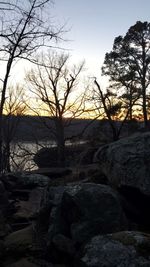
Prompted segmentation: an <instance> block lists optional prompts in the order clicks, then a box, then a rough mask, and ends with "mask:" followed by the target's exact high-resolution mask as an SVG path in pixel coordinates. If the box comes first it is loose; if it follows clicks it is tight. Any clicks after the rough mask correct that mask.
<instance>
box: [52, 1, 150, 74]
mask: <svg viewBox="0 0 150 267" xmlns="http://www.w3.org/2000/svg"><path fill="white" fill-rule="evenodd" d="M52 16H53V19H54V20H55V21H56V22H58V23H59V24H63V23H66V24H67V26H66V28H67V29H69V31H68V33H66V34H65V38H66V39H68V40H71V41H70V42H69V41H68V42H65V43H63V44H62V45H63V47H65V48H67V49H70V54H71V55H72V58H73V60H75V61H79V60H82V59H85V60H86V62H87V66H88V68H89V72H90V73H91V74H92V75H98V74H99V70H100V68H101V65H102V63H103V60H104V56H105V53H106V52H109V51H110V50H111V49H112V45H113V41H114V38H115V37H116V36H118V35H124V34H125V33H126V32H127V30H128V29H129V27H130V26H132V25H134V24H135V23H136V21H138V20H141V21H149V20H150V0H93V1H91V0H76V1H74V0H55V1H54V5H53V7H52Z"/></svg>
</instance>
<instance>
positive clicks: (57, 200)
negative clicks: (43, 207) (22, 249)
mask: <svg viewBox="0 0 150 267" xmlns="http://www.w3.org/2000/svg"><path fill="white" fill-rule="evenodd" d="M50 191H52V189H50ZM54 192H55V193H56V196H55V195H54V196H53V199H50V202H51V203H54V207H53V208H52V210H51V214H50V219H49V221H50V226H49V231H48V243H49V245H50V244H51V241H52V239H53V238H54V236H55V235H56V234H63V235H65V236H68V237H71V239H72V240H73V241H74V243H78V244H82V243H83V242H85V241H87V240H88V239H89V238H91V237H93V236H94V235H96V234H104V233H112V232H116V231H120V230H123V229H125V228H126V227H127V225H126V219H125V216H124V214H123V211H122V208H121V205H120V202H119V198H118V194H117V193H116V191H114V190H113V189H111V188H110V187H109V186H106V185H97V184H92V183H89V184H78V185H73V186H66V187H64V189H63V190H62V188H59V190H53V193H54ZM58 192H61V194H60V195H61V197H58V196H57V194H58ZM51 196H52V192H51ZM55 204H56V205H55Z"/></svg>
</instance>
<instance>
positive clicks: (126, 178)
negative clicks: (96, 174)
mask: <svg viewBox="0 0 150 267" xmlns="http://www.w3.org/2000/svg"><path fill="white" fill-rule="evenodd" d="M94 162H97V163H99V166H100V168H101V170H102V172H103V173H104V174H105V175H106V176H107V178H108V180H109V182H110V184H111V185H113V186H115V187H121V186H123V185H126V186H130V187H135V188H138V189H139V190H140V191H141V192H142V193H144V194H147V195H150V133H149V132H145V133H139V134H136V135H133V136H131V137H128V138H123V139H120V140H119V141H117V142H114V143H111V144H108V145H105V146H103V147H101V148H100V149H99V150H98V151H97V152H96V154H95V156H94Z"/></svg>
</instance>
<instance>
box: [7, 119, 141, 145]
mask: <svg viewBox="0 0 150 267" xmlns="http://www.w3.org/2000/svg"><path fill="white" fill-rule="evenodd" d="M3 119H4V122H5V123H4V128H5V131H4V132H6V134H7V130H8V129H9V131H10V130H11V125H12V127H13V128H12V130H13V131H14V136H13V141H29V142H33V141H36V140H37V141H44V140H45V141H46V140H54V136H53V129H54V122H53V120H51V119H50V118H49V117H38V116H30V115H26V116H25V115H24V116H13V115H11V116H4V117H3ZM114 123H115V126H116V127H118V126H119V124H120V122H119V121H116V122H114ZM130 124H131V122H130ZM135 124H136V127H135ZM132 126H133V127H130V125H129V122H126V124H125V125H124V129H123V130H122V132H123V133H125V132H127V131H128V130H129V131H130V129H129V128H133V130H137V129H140V128H142V122H136V121H135V122H134V123H133V124H132ZM14 127H15V128H14ZM131 131H132V129H131ZM98 132H99V133H101V132H103V133H106V135H108V136H110V134H111V129H110V127H109V123H108V120H94V121H93V120H91V119H74V120H72V123H71V125H69V126H68V127H66V128H65V137H67V138H74V139H75V138H77V139H78V138H80V139H84V138H85V139H86V138H88V137H90V136H91V137H92V136H93V135H96V134H98ZM93 138H94V136H93Z"/></svg>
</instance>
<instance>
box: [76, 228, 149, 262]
mask: <svg viewBox="0 0 150 267" xmlns="http://www.w3.org/2000/svg"><path fill="white" fill-rule="evenodd" d="M149 255H150V235H146V234H143V233H140V232H128V231H125V232H119V233H114V234H108V235H98V236H95V237H93V238H92V240H91V241H89V242H88V243H87V244H86V245H85V247H84V249H83V251H82V252H81V254H80V260H79V261H77V263H76V265H75V266H78V267H99V266H101V267H104V266H105V267H148V266H150V257H149Z"/></svg>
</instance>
